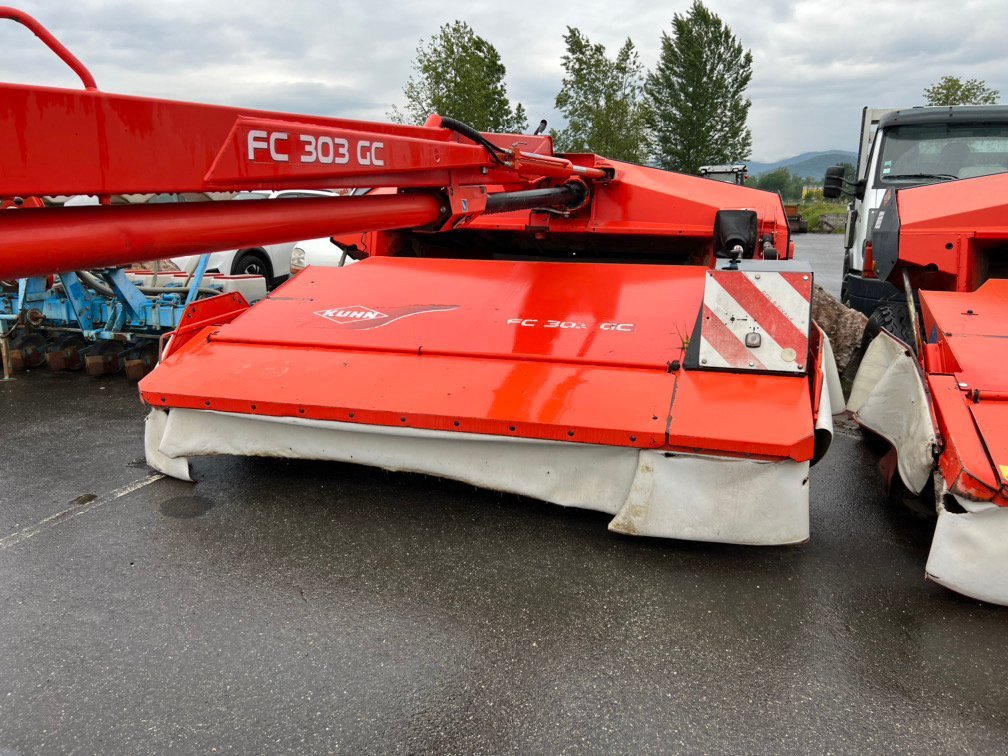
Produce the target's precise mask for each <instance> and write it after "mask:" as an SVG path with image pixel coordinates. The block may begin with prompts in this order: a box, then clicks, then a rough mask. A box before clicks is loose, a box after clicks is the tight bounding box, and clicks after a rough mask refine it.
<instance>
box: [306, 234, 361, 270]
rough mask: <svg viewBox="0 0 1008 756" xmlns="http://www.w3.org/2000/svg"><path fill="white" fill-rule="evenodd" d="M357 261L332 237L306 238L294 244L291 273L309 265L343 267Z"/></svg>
mask: <svg viewBox="0 0 1008 756" xmlns="http://www.w3.org/2000/svg"><path fill="white" fill-rule="evenodd" d="M355 262H357V261H356V260H355V259H354V258H352V257H351V256H350V255H349V254H348V252H347V250H346V248H345V247H343V246H341V245H339V244H337V243H336V242H334V241H333V240H332V239H328V238H326V239H305V240H304V241H299V242H298V243H297V244H295V245H294V251H293V252H292V253H291V265H290V269H291V275H294V274H295V273H299V272H300V271H302V270H304V269H305V268H307V267H308V266H309V265H321V266H322V267H326V268H342V267H344V266H345V265H349V264H350V263H355Z"/></svg>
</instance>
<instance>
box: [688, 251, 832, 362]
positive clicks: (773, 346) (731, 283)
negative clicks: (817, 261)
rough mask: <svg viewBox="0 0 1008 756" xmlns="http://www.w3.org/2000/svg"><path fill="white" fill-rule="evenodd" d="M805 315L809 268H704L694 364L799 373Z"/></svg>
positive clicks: (804, 341) (804, 358)
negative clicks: (777, 269)
mask: <svg viewBox="0 0 1008 756" xmlns="http://www.w3.org/2000/svg"><path fill="white" fill-rule="evenodd" d="M811 317H812V275H811V273H807V272H789V273H785V272H778V271H752V270H712V271H708V273H707V280H706V282H705V286H704V301H703V313H702V315H701V318H700V349H699V365H697V367H699V368H711V369H721V370H755V371H761V372H770V373H804V372H805V369H806V367H807V366H806V364H805V363H806V361H807V357H808V334H809V325H810V320H811Z"/></svg>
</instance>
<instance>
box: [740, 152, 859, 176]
mask: <svg viewBox="0 0 1008 756" xmlns="http://www.w3.org/2000/svg"><path fill="white" fill-rule="evenodd" d="M837 163H857V153H856V152H848V151H847V150H825V151H822V152H803V153H802V154H800V155H795V156H794V157H789V158H784V159H783V160H778V161H777V162H776V163H761V162H759V161H757V160H750V161H749V162H748V163H747V165H748V166H749V173H750V175H753V176H762V175H763V174H764V173H769V172H770V171H775V170H777V169H778V168H787V169H788V170H789V171H791V174H792V175H794V176H801V177H806V176H812V177H813V178H816V179H819V180H822V177H823V175H825V173H826V169H827V168H829V167H830V166H831V165H836V164H837Z"/></svg>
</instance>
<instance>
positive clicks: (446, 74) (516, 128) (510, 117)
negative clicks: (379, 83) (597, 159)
mask: <svg viewBox="0 0 1008 756" xmlns="http://www.w3.org/2000/svg"><path fill="white" fill-rule="evenodd" d="M506 73H507V70H506V69H505V67H504V63H503V62H502V61H501V56H500V53H498V52H497V48H495V47H494V46H493V45H492V44H490V43H489V42H488V41H487V40H485V39H484V38H483V37H480V36H479V35H477V34H476V32H474V31H473V29H472V27H471V26H469V24H467V23H465V22H464V21H455V22H453V23H451V24H445V25H444V26H442V27H441V28H440V29H439V30H438V33H437V34H435V35H434V36H432V37H431V38H430V39H429V40H427V44H426V45H425V44H423V43H422V42H421V44H420V45H419V46H418V47H417V52H416V59H415V60H414V61H413V75H412V76H410V78H409V80H408V81H407V82H406V85H405V86H404V87H403V94H404V95H405V98H406V103H405V105H404V106H403V107H402V108H399V107H393V108H392V110H391V111H390V112H389V114H388V115H389V117H390V118H391V119H392V120H394V121H397V122H399V123H413V124H422V123H423V122H424V121H426V120H427V117H428V116H429V115H430V114H431V113H437V114H438V115H442V116H449V117H451V118H455V119H457V120H459V121H463V122H465V123H467V124H469V125H470V126H472V127H473V128H476V129H479V130H480V131H505V132H516V133H517V132H524V131H525V130H526V129H527V128H528V120H527V118H526V116H525V109H524V108H523V107H522V105H521V103H518V104H517V105H516V106H514V107H513V108H512V107H511V103H510V102H509V100H508V95H507V87H506V86H505V84H504V76H505V74H506Z"/></svg>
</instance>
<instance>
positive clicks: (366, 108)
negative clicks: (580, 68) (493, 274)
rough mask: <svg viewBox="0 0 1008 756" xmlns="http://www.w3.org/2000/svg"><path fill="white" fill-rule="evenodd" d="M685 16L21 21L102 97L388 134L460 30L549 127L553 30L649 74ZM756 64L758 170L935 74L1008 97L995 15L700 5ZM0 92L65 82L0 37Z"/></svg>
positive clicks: (367, 10)
mask: <svg viewBox="0 0 1008 756" xmlns="http://www.w3.org/2000/svg"><path fill="white" fill-rule="evenodd" d="M688 5H689V2H688V0H675V2H671V3H665V4H659V3H653V2H646V1H643V0H624V1H623V2H621V3H618V4H616V3H613V2H612V0H606V2H600V1H598V0H585V1H584V2H582V3H580V4H577V5H574V4H560V3H545V2H542V0H537V1H536V2H529V1H528V0H511V2H508V3H503V4H502V3H500V2H492V3H491V2H483V1H482V0H470V2H468V3H465V4H461V5H456V6H450V7H449V6H445V5H444V3H443V2H433V1H432V0H413V1H411V2H385V3H381V2H375V0H367V1H362V0H340V1H339V2H321V1H319V2H307V1H301V2H297V1H295V0H288V2H285V3H277V2H275V0H243V1H242V2H223V1H221V0H217V1H216V2H208V1H207V0H202V2H195V1H194V0H174V1H171V2H169V1H166V0H162V1H160V2H138V0H133V1H132V2H123V1H122V0H47V1H46V2H38V1H34V2H24V3H22V5H21V7H23V8H24V9H25V10H27V11H28V12H30V13H32V14H33V15H35V16H36V17H37V18H38V19H39V20H40V21H42V22H43V23H44V24H45V25H47V26H48V27H49V28H50V29H51V30H52V31H53V32H54V33H56V35H57V36H58V37H59V38H60V39H62V40H63V41H64V42H65V43H66V44H67V45H68V46H69V47H70V48H71V49H72V50H73V51H74V52H75V53H76V54H77V55H78V56H79V57H80V58H81V59H82V60H83V61H84V62H85V64H87V65H88V66H89V67H90V68H91V70H92V72H93V73H94V74H95V77H96V78H97V80H98V83H99V86H101V87H102V88H103V89H106V90H108V91H117V92H126V93H131V94H141V95H147V96H152V97H166V98H171V99H186V100H196V101H205V102H215V103H221V104H244V105H249V106H254V107H258V108H271V109H277V110H285V111H292V112H305V113H319V114H323V115H341V116H346V117H352V118H367V119H383V118H384V117H385V113H386V112H387V111H388V109H389V107H390V106H391V105H392V104H394V103H395V102H397V101H398V100H399V97H400V94H401V90H402V85H403V83H404V82H405V80H406V78H407V76H409V73H410V62H411V60H412V58H413V55H414V51H415V49H416V46H417V44H418V42H420V40H421V39H425V38H427V37H429V36H430V35H431V34H433V33H434V32H435V31H436V30H437V28H438V27H439V26H440V25H441V24H443V23H446V22H449V21H452V20H453V19H455V18H460V19H462V20H465V21H468V22H469V23H470V24H471V25H472V26H473V27H474V28H475V29H476V31H477V33H479V34H481V35H482V36H484V37H486V38H487V39H489V40H490V41H491V42H493V44H494V45H496V47H497V48H498V50H499V51H500V52H501V55H502V57H503V59H504V62H505V64H506V65H507V68H508V84H509V90H510V94H511V96H512V98H513V99H515V100H520V101H521V102H523V103H524V104H525V106H526V108H527V110H528V112H529V117H530V120H531V121H532V122H537V121H538V119H539V118H540V117H546V118H547V119H549V120H550V122H551V123H553V124H554V125H558V124H559V122H560V116H559V114H558V113H556V111H555V110H554V109H553V107H552V103H553V97H554V95H555V94H556V91H557V88H558V87H559V85H560V79H561V76H562V69H561V66H560V57H561V55H562V54H563V41H562V37H563V34H564V31H565V28H566V26H568V25H570V26H576V27H578V28H580V29H581V30H582V31H583V32H584V33H585V34H587V35H588V36H589V37H590V38H591V39H592V40H593V41H597V42H602V43H604V44H605V45H606V46H607V47H609V48H610V49H613V50H615V49H616V48H617V47H618V46H619V45H620V44H622V42H623V41H624V40H625V39H626V38H627V37H630V38H632V39H633V41H634V43H635V44H636V45H637V46H638V47H639V48H640V51H641V59H642V61H643V62H644V63H645V65H651V64H652V63H653V62H654V61H655V58H656V56H657V53H658V46H659V39H660V34H661V31H662V30H663V29H664V30H667V29H669V26H670V23H669V22H670V20H671V18H672V14H673V13H675V12H677V11H678V12H684V11H685V9H686V8H687V7H688ZM708 5H709V7H711V9H712V10H714V11H715V12H716V13H718V14H719V15H720V16H721V17H722V18H723V19H724V20H725V22H726V23H728V24H729V26H731V28H732V29H733V31H734V32H735V33H736V34H737V35H738V36H739V38H740V39H741V40H742V42H743V44H744V45H745V46H746V47H748V48H751V49H752V51H753V56H754V76H753V82H752V85H751V87H750V92H749V94H750V96H751V98H752V101H753V106H752V110H751V112H750V125H751V127H752V130H753V143H754V156H755V157H756V158H760V159H774V158H778V157H782V156H785V155H791V154H795V153H798V152H803V151H806V150H817V149H829V148H853V146H854V144H855V142H856V139H857V135H856V130H857V127H858V123H859V119H860V110H861V107H862V106H864V105H881V106H888V105H914V104H919V103H920V102H921V93H922V91H923V89H924V87H926V86H928V85H929V84H930V83H932V82H934V81H936V80H937V79H938V78H939V77H940V76H942V75H944V74H956V75H961V76H964V77H977V78H981V79H985V80H986V81H987V83H988V84H989V85H991V86H993V87H994V88H996V89H1000V90H1002V91H1004V92H1005V94H1006V95H1008V81H1006V78H1008V66H1006V65H1005V63H1006V61H1005V58H1006V55H1005V52H1004V43H1003V42H1002V40H1001V36H1002V30H1003V29H1005V28H1008V4H1006V3H1004V2H1003V0H966V1H965V2H959V3H957V4H955V5H954V6H952V5H951V4H949V3H947V2H946V1H945V0H920V1H919V2H894V1H893V0H888V1H886V0H876V1H874V2H868V0H848V2H845V3H836V2H834V1H832V0H830V1H826V0H804V1H803V2H783V1H782V0H772V1H771V2H764V3H754V2H752V1H751V0H709V2H708ZM0 78H3V79H5V80H8V81H31V82H39V83H46V84H52V85H56V86H75V85H76V82H75V79H74V78H73V76H72V75H69V74H68V73H67V72H66V71H65V69H63V68H62V67H61V64H59V63H58V62H55V61H54V59H53V57H52V55H51V54H50V53H49V52H48V51H47V50H45V49H44V48H42V46H41V44H40V43H39V42H38V40H36V39H34V38H33V37H32V36H31V35H30V34H29V33H27V32H26V31H24V30H20V29H18V28H17V27H15V26H14V25H13V24H10V22H3V23H0Z"/></svg>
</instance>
